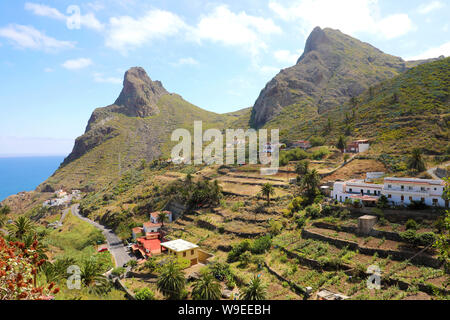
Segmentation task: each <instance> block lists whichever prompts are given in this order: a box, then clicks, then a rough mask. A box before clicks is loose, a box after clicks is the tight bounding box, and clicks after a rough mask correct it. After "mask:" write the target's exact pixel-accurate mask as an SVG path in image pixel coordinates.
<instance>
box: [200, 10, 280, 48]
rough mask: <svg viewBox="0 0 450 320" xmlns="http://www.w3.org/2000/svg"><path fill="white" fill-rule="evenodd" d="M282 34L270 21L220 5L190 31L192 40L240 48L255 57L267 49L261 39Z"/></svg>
mask: <svg viewBox="0 0 450 320" xmlns="http://www.w3.org/2000/svg"><path fill="white" fill-rule="evenodd" d="M280 33H282V31H281V29H280V28H279V27H278V26H277V25H275V23H274V22H273V21H272V19H266V18H262V17H256V16H251V15H248V14H246V13H245V12H243V11H242V12H239V13H234V12H231V11H230V10H229V9H228V7H227V6H225V5H221V6H218V7H216V8H215V9H214V11H213V12H212V13H210V14H208V15H205V16H203V17H202V18H201V19H200V22H199V23H198V25H197V26H196V27H195V28H194V29H193V30H192V33H191V36H192V37H193V39H194V40H197V41H199V42H201V41H202V40H210V41H212V42H217V43H221V44H223V45H226V46H240V47H244V48H245V49H246V50H248V51H249V52H251V53H252V54H253V55H257V54H258V53H259V51H260V50H261V49H265V48H267V45H266V43H265V42H264V39H263V37H264V36H268V35H272V34H280Z"/></svg>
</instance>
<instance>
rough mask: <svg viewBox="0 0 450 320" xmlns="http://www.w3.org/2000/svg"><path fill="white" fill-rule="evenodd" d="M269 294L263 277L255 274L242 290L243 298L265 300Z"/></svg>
mask: <svg viewBox="0 0 450 320" xmlns="http://www.w3.org/2000/svg"><path fill="white" fill-rule="evenodd" d="M266 295H267V286H266V285H265V284H264V283H263V282H262V280H261V278H259V277H258V276H256V275H254V276H253V279H252V280H251V281H250V283H249V284H248V286H247V287H246V288H244V289H243V290H242V296H241V299H242V300H264V299H266Z"/></svg>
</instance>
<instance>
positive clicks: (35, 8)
mask: <svg viewBox="0 0 450 320" xmlns="http://www.w3.org/2000/svg"><path fill="white" fill-rule="evenodd" d="M25 10H28V11H31V12H32V13H33V14H34V15H37V16H42V17H47V18H51V19H55V20H59V21H67V19H68V16H66V15H64V14H63V13H61V12H60V11H59V10H58V9H55V8H52V7H49V6H46V5H43V4H37V3H31V2H27V3H25ZM80 23H81V27H86V28H89V29H93V30H97V31H100V30H102V29H103V28H104V25H103V24H102V23H101V22H100V21H98V20H97V18H96V17H95V15H94V14H93V13H91V12H89V13H87V14H84V15H83V14H82V15H81V16H80Z"/></svg>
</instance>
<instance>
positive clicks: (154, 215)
mask: <svg viewBox="0 0 450 320" xmlns="http://www.w3.org/2000/svg"><path fill="white" fill-rule="evenodd" d="M163 212H165V213H166V214H167V221H168V222H172V221H173V218H172V212H170V211H163ZM159 214H160V211H156V212H152V213H150V222H151V223H159V220H158V216H159Z"/></svg>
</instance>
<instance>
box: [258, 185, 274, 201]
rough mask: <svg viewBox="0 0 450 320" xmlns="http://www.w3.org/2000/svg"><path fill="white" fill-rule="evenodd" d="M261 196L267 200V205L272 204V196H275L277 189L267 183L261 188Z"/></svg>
mask: <svg viewBox="0 0 450 320" xmlns="http://www.w3.org/2000/svg"><path fill="white" fill-rule="evenodd" d="M261 194H262V195H263V196H264V197H266V198H267V204H270V196H271V195H274V194H275V188H274V187H273V185H272V184H270V183H265V184H263V186H262V187H261Z"/></svg>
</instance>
